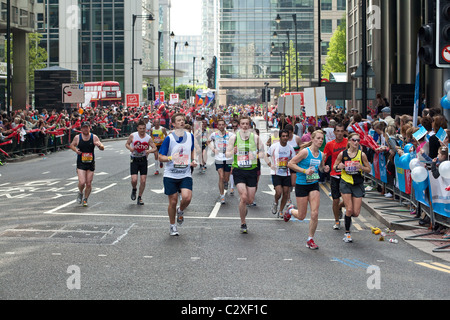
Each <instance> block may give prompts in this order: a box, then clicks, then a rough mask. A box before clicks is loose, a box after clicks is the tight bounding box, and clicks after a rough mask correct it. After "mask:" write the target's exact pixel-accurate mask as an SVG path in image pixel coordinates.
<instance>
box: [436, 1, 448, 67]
mask: <svg viewBox="0 0 450 320" xmlns="http://www.w3.org/2000/svg"><path fill="white" fill-rule="evenodd" d="M436 42H437V43H436V48H437V49H436V50H437V52H436V66H437V67H439V68H450V0H437V2H436Z"/></svg>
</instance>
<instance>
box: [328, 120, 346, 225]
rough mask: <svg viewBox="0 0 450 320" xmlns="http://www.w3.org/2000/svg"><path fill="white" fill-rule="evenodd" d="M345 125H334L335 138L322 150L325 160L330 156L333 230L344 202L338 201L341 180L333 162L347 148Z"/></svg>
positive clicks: (340, 214) (337, 222)
mask: <svg viewBox="0 0 450 320" xmlns="http://www.w3.org/2000/svg"><path fill="white" fill-rule="evenodd" d="M344 133H345V126H344V125H343V124H342V123H339V124H337V125H336V126H335V127H334V135H335V136H336V139H334V140H332V141H330V142H328V143H327V144H326V145H325V149H324V150H323V153H324V157H325V162H326V160H327V159H328V158H329V157H330V156H331V172H330V189H331V197H332V198H333V214H334V220H335V222H334V225H333V229H334V230H339V229H340V227H341V224H340V221H339V220H340V219H341V217H342V207H344V202H340V198H341V192H340V191H339V183H340V181H341V172H340V171H335V170H334V163H335V162H336V159H337V157H338V155H339V153H341V152H342V151H345V150H347V144H348V139H347V138H344Z"/></svg>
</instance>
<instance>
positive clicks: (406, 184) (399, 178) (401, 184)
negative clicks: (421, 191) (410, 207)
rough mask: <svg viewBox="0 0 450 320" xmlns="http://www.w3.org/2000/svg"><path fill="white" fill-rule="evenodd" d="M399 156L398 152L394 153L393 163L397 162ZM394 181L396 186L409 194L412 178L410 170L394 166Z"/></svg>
mask: <svg viewBox="0 0 450 320" xmlns="http://www.w3.org/2000/svg"><path fill="white" fill-rule="evenodd" d="M399 161H400V157H399V155H398V154H396V155H395V163H399ZM395 173H396V175H395V183H396V185H397V188H398V189H399V190H400V191H401V192H403V193H406V194H411V187H412V179H411V170H406V169H402V168H400V167H398V166H396V167H395Z"/></svg>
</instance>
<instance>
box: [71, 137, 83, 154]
mask: <svg viewBox="0 0 450 320" xmlns="http://www.w3.org/2000/svg"><path fill="white" fill-rule="evenodd" d="M78 143H79V136H78V135H76V136H75V138H73V140H72V143H71V144H70V149H72V150H73V152H75V153H76V154H81V151H80V150H79V149H78Z"/></svg>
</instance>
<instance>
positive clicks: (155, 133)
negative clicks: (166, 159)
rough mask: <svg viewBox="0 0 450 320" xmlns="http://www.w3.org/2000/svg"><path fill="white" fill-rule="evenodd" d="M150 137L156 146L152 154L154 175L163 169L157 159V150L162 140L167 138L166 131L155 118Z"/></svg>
mask: <svg viewBox="0 0 450 320" xmlns="http://www.w3.org/2000/svg"><path fill="white" fill-rule="evenodd" d="M151 136H152V138H153V142H154V143H155V145H156V148H157V150H156V152H155V153H154V155H155V169H156V171H155V175H158V174H159V169H162V168H163V164H162V162H159V158H158V152H159V149H160V148H161V145H162V143H163V141H164V139H165V138H166V137H167V131H166V128H164V127H161V122H160V120H159V118H155V119H154V120H153V128H152V130H151Z"/></svg>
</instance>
